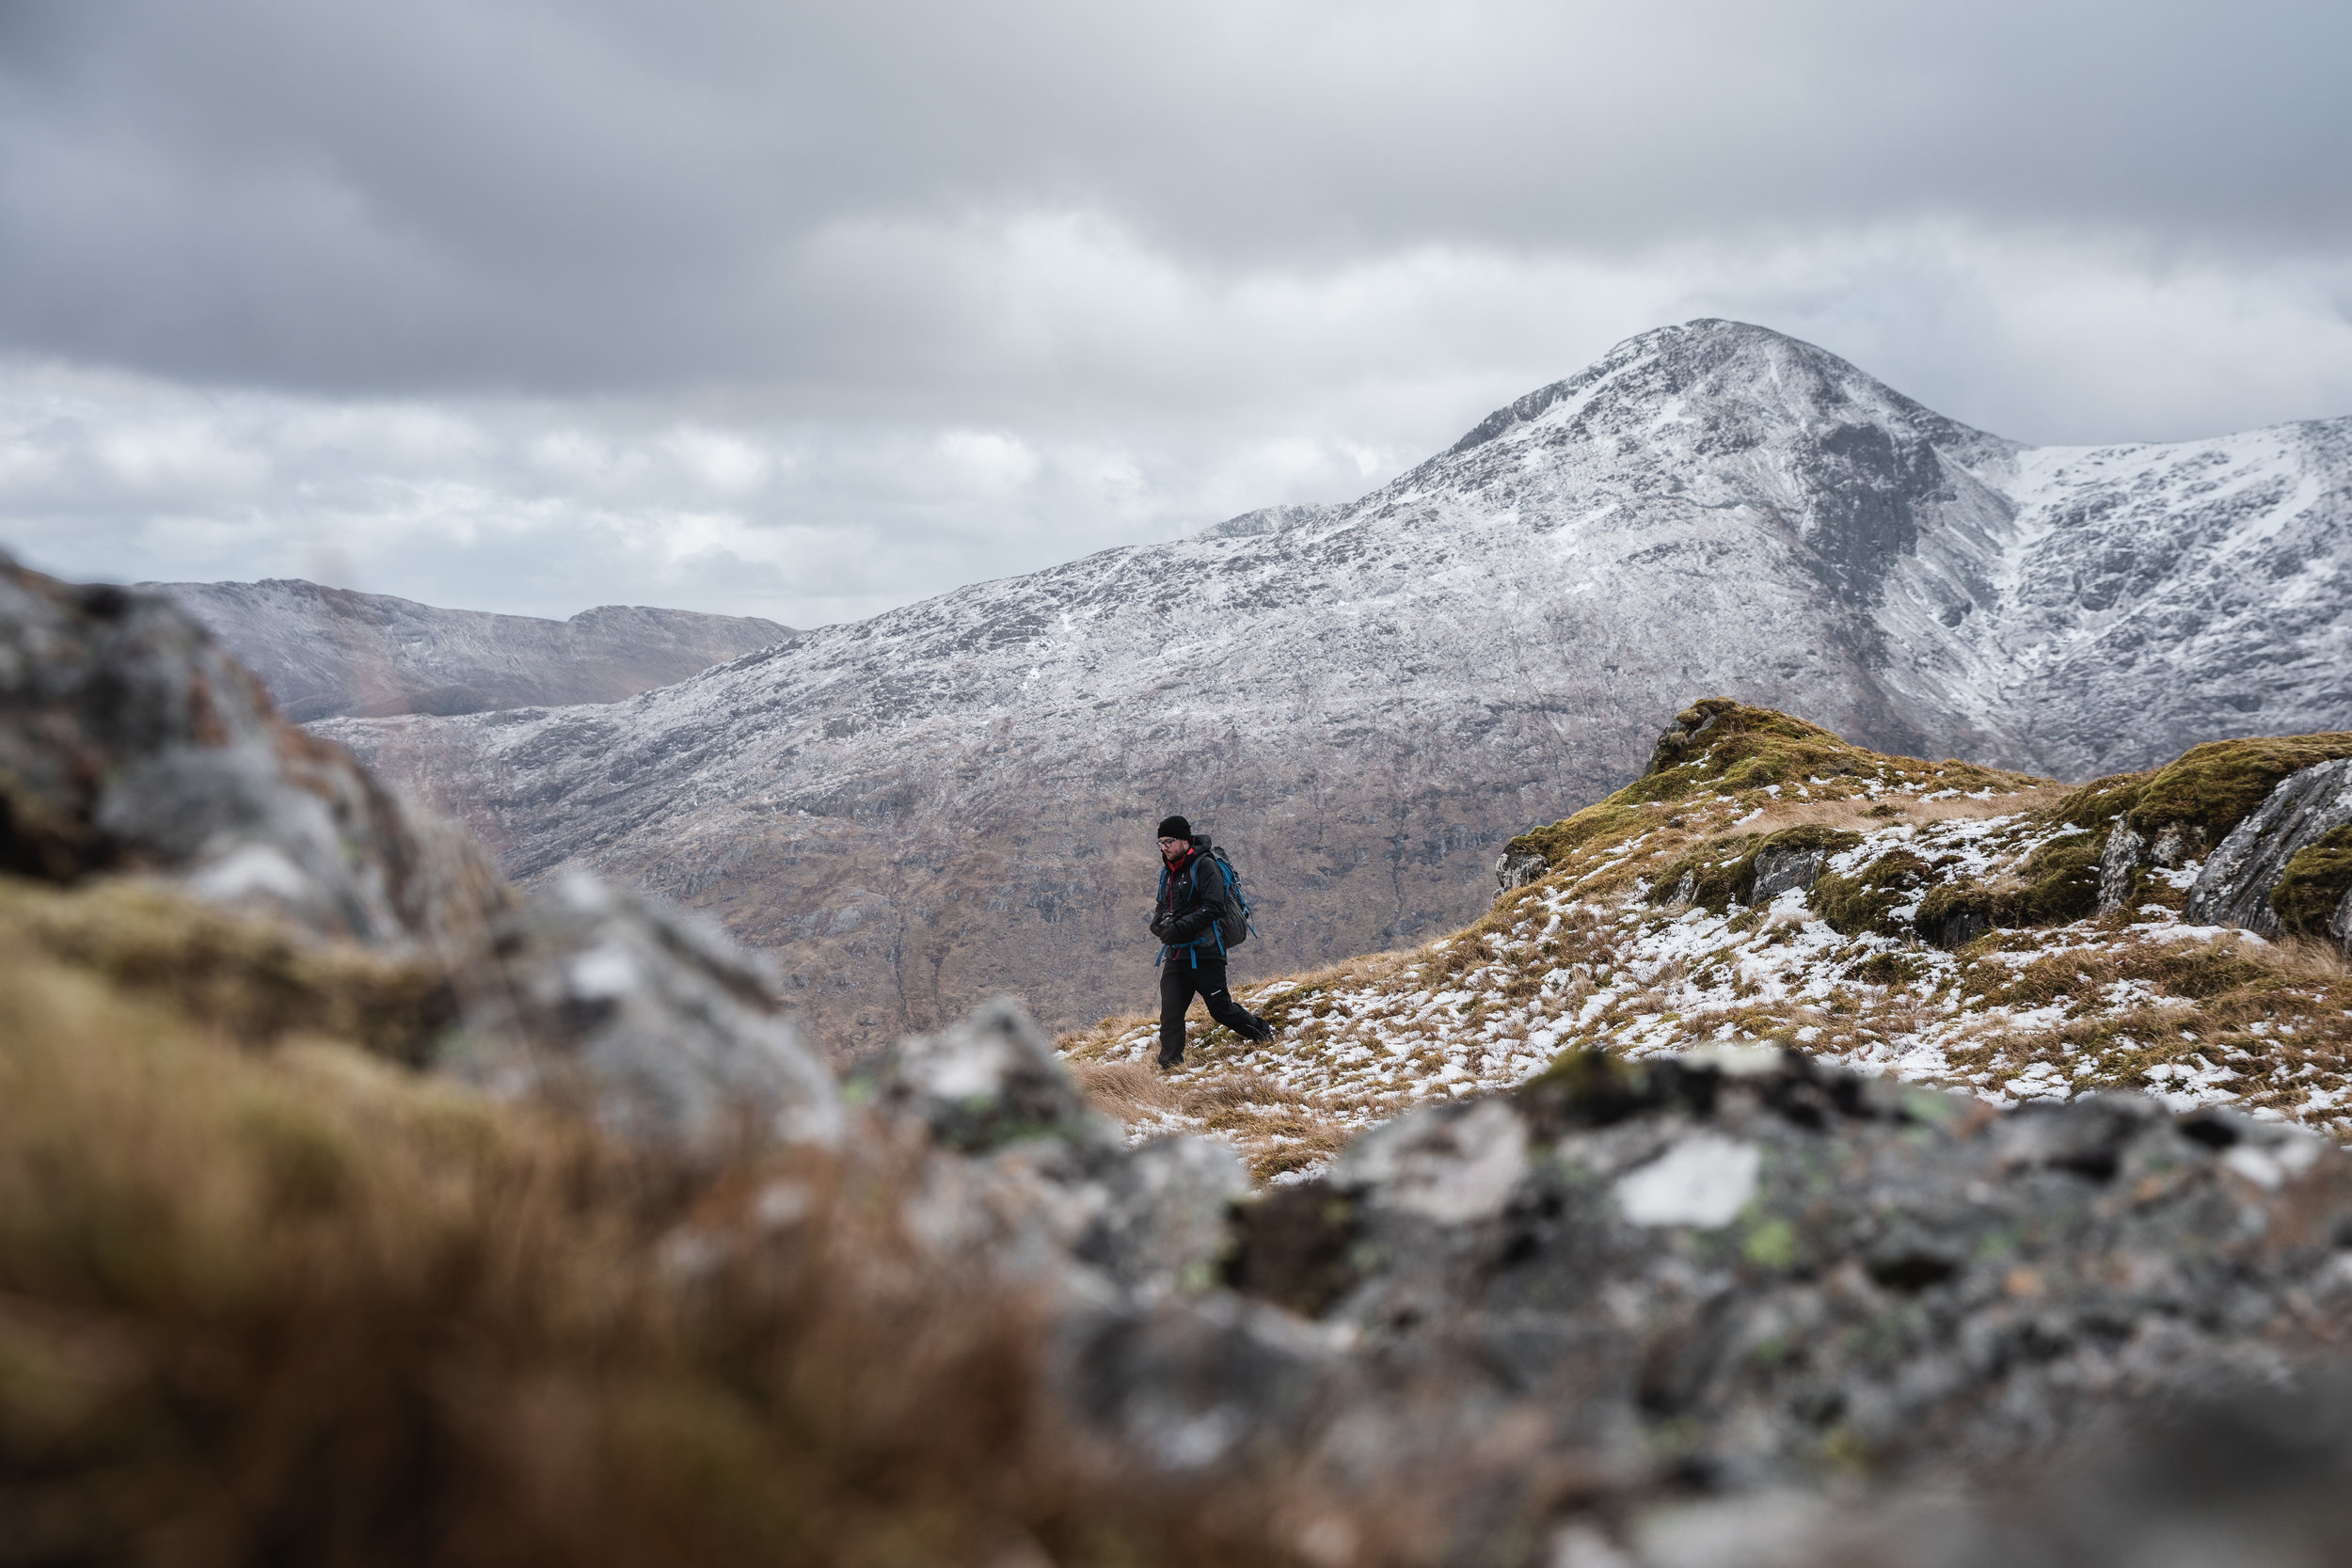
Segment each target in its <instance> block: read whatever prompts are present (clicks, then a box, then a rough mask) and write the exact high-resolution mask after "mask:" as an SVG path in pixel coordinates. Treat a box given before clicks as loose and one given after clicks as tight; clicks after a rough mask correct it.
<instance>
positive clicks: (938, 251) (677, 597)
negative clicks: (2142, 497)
mask: <svg viewBox="0 0 2352 1568" xmlns="http://www.w3.org/2000/svg"><path fill="white" fill-rule="evenodd" d="M824 243H825V244H827V245H835V244H838V243H841V242H840V237H839V236H838V235H835V236H832V237H830V238H828V239H827V240H826V241H825V242H824ZM857 244H858V246H860V247H862V248H860V250H859V254H858V258H857V264H856V265H855V266H854V267H850V268H848V269H847V272H846V273H845V276H849V275H850V274H853V275H854V276H855V277H856V279H857V280H858V286H859V288H860V289H862V290H863V291H864V294H863V295H862V298H863V301H864V303H863V305H861V306H859V308H861V309H867V310H869V311H870V312H871V313H872V318H873V319H872V322H871V323H870V324H869V325H870V326H871V331H870V333H869V334H868V336H867V339H866V341H868V342H869V343H871V344H873V345H874V346H875V353H874V354H873V355H872V356H869V363H868V364H867V366H866V368H865V369H864V370H863V372H861V375H862V377H863V378H862V379H861V380H858V381H855V382H851V383H843V382H839V381H834V382H828V383H827V385H828V386H830V387H832V388H833V395H832V396H831V397H830V398H829V399H828V400H827V401H828V402H829V403H830V404H832V405H833V407H834V412H832V413H831V414H830V415H829V416H828V417H821V418H820V417H815V416H814V415H813V414H812V411H811V404H812V402H814V401H816V400H814V399H813V398H812V397H810V396H808V395H805V394H804V392H803V390H801V389H795V388H782V389H777V388H770V389H769V390H767V391H765V392H760V393H757V394H753V393H747V392H743V391H737V392H733V393H730V394H728V395H726V396H724V397H723V398H721V397H711V398H706V399H700V400H697V399H695V398H691V397H688V396H685V395H682V394H680V395H673V396H670V397H665V398H662V399H616V398H612V397H596V398H588V397H580V398H565V399H548V398H521V397H496V398H494V397H482V396H474V397H465V398H456V397H440V398H402V399H388V398H381V397H376V398H349V399H336V398H327V397H324V396H320V395H304V394H296V393H289V392H264V391H252V390H242V391H240V390H222V389H217V388H193V387H186V386H182V385H179V384H177V383H174V382H171V381H168V380H165V379H160V378H153V377H142V376H136V375H131V374H127V373H123V372H97V371H93V370H89V369H87V368H76V367H73V366H71V365H65V364H60V363H58V362H56V361H54V360H51V361H35V360H18V361H15V362H13V363H10V364H8V365H6V366H4V367H0V541H6V542H7V543H8V544H10V545H12V546H14V547H16V548H17V549H19V550H20V551H22V552H23V553H24V554H25V555H26V556H27V557H28V558H29V559H30V560H31V561H32V562H34V563H36V564H40V565H43V566H44V567H47V568H49V569H54V570H57V571H61V572H65V573H67V574H69V575H73V576H89V577H113V578H124V579H135V578H251V577H260V576H267V575H313V574H316V573H318V572H321V571H333V572H339V573H345V574H347V575H348V579H349V581H350V583H351V585H353V586H358V587H363V588H369V589H374V590H379V591H383V592H389V593H397V594H405V595H408V596H411V597H416V598H422V599H427V600H432V601H436V602H441V603H449V604H455V605H464V606H472V607H480V608H489V609H511V610H529V611H533V612H538V613H550V614H568V613H571V612H573V611H575V610H580V609H582V608H585V607H586V606H587V605H589V604H592V603H601V602H612V601H628V602H639V603H644V602H669V603H675V604H681V605H687V606H691V607H696V608H706V609H711V610H734V611H738V612H742V613H755V614H765V615H771V616H773V617H774V618H776V619H778V620H783V621H787V622H790V623H792V624H796V625H811V624H817V623H819V622H823V621H828V620H837V619H843V618H847V617H852V616H857V615H863V614H866V613H870V612H872V611H873V610H879V609H882V608H884V607H886V606H888V605H892V604H897V603H902V602H905V601H907V600H909V599H912V598H914V597H918V596H921V595H923V594H930V593H935V592H940V591H943V590H945V589H947V588H950V587H954V586H956V585H958V584H961V583H962V582H967V581H971V580H976V579H977V578H986V577H994V576H1001V575H1004V574H1006V573H1009V572H1016V571H1021V570H1026V569H1031V568H1035V567H1039V566H1043V565H1047V564H1051V563H1052V562H1056V561H1059V560H1064V559H1068V558H1070V557H1073V556H1075V555H1078V554H1082V553H1085V552H1086V551H1088V550H1091V549H1096V548H1100V547H1103V546H1107V545H1116V544H1123V543H1134V542H1140V541H1145V540H1150V539H1154V538H1163V537H1168V536H1171V535H1173V534H1176V533H1179V532H1183V531H1189V530H1191V529H1195V528H1199V527H1201V526H1204V525H1206V524H1208V523H1211V522H1214V521H1216V520H1218V519H1219V518H1222V517H1225V516H1230V515H1233V514H1235V513H1238V512H1242V511H1247V510H1249V509H1251V508H1253V507H1258V506H1263V505H1268V504H1273V503H1276V502H1280V501H1291V500H1336V499H1348V498H1350V497H1353V496H1355V495H1357V494H1360V493H1361V492H1362V491H1364V490H1365V489H1368V488H1370V487H1371V486H1372V485H1373V484H1375V483H1378V482H1380V481H1382V480H1385V479H1386V478H1387V477H1389V476H1390V475H1391V474H1393V473H1396V472H1398V471H1400V470H1402V469H1403V468H1404V467H1407V466H1409V465H1410V464H1412V463H1414V462H1417V461H1419V460H1420V459H1421V458H1422V457H1425V456H1427V455H1428V454H1429V453H1431V452H1432V451H1437V450H1438V449H1439V448H1441V447H1442V446H1444V445H1446V444H1447V443H1449V442H1451V441H1452V440H1453V439H1454V437H1455V436H1458V435H1459V434H1460V432H1461V431H1462V430H1464V429H1465V428H1467V427H1468V426H1469V425H1470V424H1471V423H1473V422H1475V420H1478V419H1479V418H1480V417H1482V416H1483V415H1484V414H1485V413H1486V411H1487V410H1489V409H1491V408H1493V407H1495V406H1497V405H1499V404H1502V403H1503V402H1505V401H1507V400H1509V399H1511V398H1513V397H1516V396H1518V394H1519V393H1521V392H1524V391H1527V390H1529V389H1531V388H1534V387H1536V386H1539V385H1541V384H1543V383H1545V382H1548V381H1550V380H1553V379H1556V378H1558V377H1560V376H1563V375H1565V374H1568V373H1571V372H1573V371H1575V370H1576V369H1577V368H1579V367H1580V366H1581V365H1582V364H1584V363H1586V362H1588V361H1589V360H1590V359H1591V358H1593V357H1594V356H1597V355H1598V354H1599V353H1600V352H1601V351H1603V350H1604V349H1605V348H1607V347H1608V345H1609V344H1610V343H1611V342H1613V341H1616V340H1617V339H1618V338H1620V337H1622V336H1625V335H1627V334H1629V333H1630V332H1633V331H1638V330H1641V329H1644V328H1646V327H1648V326H1652V325H1660V324H1661V323H1664V322H1668V321H1675V320H1681V319H1686V318H1689V317H1691V316H1695V315H1702V314H1707V315H1726V316H1732V317H1737V318H1740V319H1745V320H1752V321H1759V322H1762V323H1764V324H1765V325H1772V326H1775V327H1778V328H1780V329H1782V330H1786V331H1790V332H1794V333H1796V334H1797V335H1799V336H1802V337H1806V338H1809V339H1811V340H1812V341H1817V342H1820V343H1821V344H1823V345H1824V346H1826V347H1828V348H1830V349H1832V350H1834V351H1836V352H1839V353H1842V354H1844V355H1846V356H1848V357H1850V358H1852V359H1854V360H1855V361H1856V362H1857V363H1859V364H1860V365H1862V366H1863V368H1865V369H1866V370H1868V371H1871V372H1874V373H1876V374H1878V375H1880V376H1881V377H1882V378H1883V379H1885V380H1887V381H1888V382H1890V383H1891V384H1893V385H1894V386H1895V387H1896V388H1899V390H1902V391H1905V392H1908V393H1910V394H1912V395H1913V396H1915V397H1917V398H1919V399H1920V400H1921V401H1923V402H1925V403H1927V404H1930V405H1931V406H1933V407H1936V408H1938V409H1940V410H1942V411H1943V412H1946V413H1948V414H1950V415H1952V416H1953V417H1955V418H1958V419H1962V420H1967V421H1969V422H1972V423H1976V424H1979V425H1981V426H1983V427H1985V428H1988V429H1992V430H1994V431H1997V432H1999V433H2000V434H2003V435H2007V436H2015V437H2018V438H2021V439H2026V440H2034V441H2070V442H2071V441H2086V442H2087V441H2107V440H2123V439H2138V438H2178V437H2186V436H2197V435H2201V434H2218V433H2220V432H2222V431H2225V430H2230V429H2237V428H2245V427H2248V426H2251V425H2256V424H2263V423H2270V422H2277V421H2281V420H2291V419H2297V418H2308V417H2317V416H2328V415H2335V414H2341V413H2345V412H2352V324H2348V323H2347V321H2346V319H2345V316H2344V311H2343V310H2342V309H2341V308H2340V307H2339V306H2338V304H2337V303H2336V302H2337V301H2338V300H2341V299H2344V298H2346V297H2352V265H2347V264H2345V263H2344V262H2342V261H2326V260H2322V259H2312V258H2288V259H2280V260H2268V261H2265V260H2259V259H2248V258H2243V257H2233V256H2229V255H2222V254H2218V253H2194V252H2185V251H2182V250H2180V249H2178V248H2175V249H2173V250H2171V251H2169V252H2168V251H2163V250H2159V249H2156V248H2153V247H2151V246H2148V245H2144V244H2136V243H2133V242H2131V241H2129V240H2127V239H2122V238H2118V237H2116V236H2112V235H2104V234H2086V233H2081V232H2069V231H2061V230H2032V231H2021V230H1996V229H1989V228H1987V227H1985V226H1983V225H1981V224H1975V223H1969V222H1963V221H1962V220H1959V219H1953V218H1943V219H1934V220H1917V221H1913V222H1908V223H1901V224H1896V223H1886V224H1877V225H1870V226H1866V227H1859V228H1855V229H1851V230H1838V231H1833V232H1812V233H1804V234H1793V233H1768V234H1761V235H1755V236H1750V237H1747V238H1745V239H1742V240H1740V241H1739V242H1738V243H1733V242H1730V241H1722V242H1712V243H1707V244H1699V243H1683V244H1677V245H1670V246H1661V247H1659V248H1657V249H1655V250H1652V251H1649V252H1645V253H1643V254H1641V255H1636V256H1605V255H1599V254H1595V253H1585V252H1552V251H1547V252H1531V253H1519V252H1511V251H1502V250H1494V249H1488V250H1473V249H1468V248H1464V247H1459V246H1444V247H1419V248H1413V249H1408V250H1404V251H1399V252H1395V253H1391V254H1384V255H1377V256H1368V257H1355V258H1342V259H1339V260H1337V261H1332V262H1330V263H1328V264H1327V265H1323V266H1319V267H1307V266H1294V267H1281V268H1271V267H1269V268H1258V269H1252V270H1244V271H1232V270H1230V269H1225V270H1220V269H1219V268H1217V267H1216V266H1214V265H1211V264H1208V263H1206V262H1204V261H1200V259H1198V258H1187V257H1185V256H1183V255H1180V254H1177V253H1173V252H1169V251H1167V250H1164V249H1158V248H1154V247H1153V246H1152V245H1148V244H1146V243H1145V242H1144V240H1143V239H1142V238H1140V237H1139V236H1138V235H1136V233H1134V232H1132V231H1130V230H1125V229H1123V228H1121V227H1120V226H1119V225H1117V224H1115V223H1113V222H1111V221H1109V220H1108V219H1106V218H1104V217H1103V216H1101V215H1100V214H1093V215H1086V216H1069V217H1063V218H1058V219H1056V218H1047V217H1040V216H1038V215H1036V214H1016V215H1014V216H1012V217H1009V218H1006V219H1004V220H1002V221H1001V222H998V223H996V224H993V225H991V224H988V223H984V222H982V221H980V220H978V219H977V218H973V217H970V216H966V217H962V218H959V219H957V220H956V221H955V222H953V223H948V224H941V225H933V226H925V225H920V224H914V223H910V222H907V221H903V220H901V221H898V222H894V223H891V224H888V225H870V226H867V227H866V228H865V229H864V230H861V231H860V233H859V235H858V239H857ZM845 287H846V285H845ZM942 299H948V300H955V299H985V300H986V301H987V302H988V303H989V309H987V310H984V311H964V310H961V309H956V310H949V311H946V313H945V314H943V315H939V316H936V317H934V318H932V319H930V320H929V321H927V322H926V323H925V324H924V329H923V330H922V331H920V332H914V331H900V332H898V333H896V334H895V335H894V334H893V333H892V332H891V331H890V330H889V324H891V323H903V322H905V321H906V320H908V319H910V318H914V317H918V316H920V314H921V307H922V302H923V301H925V300H930V301H933V302H937V301H939V300H942ZM836 303H838V304H840V305H841V306H842V308H843V309H849V308H850V307H851V306H853V305H858V300H857V299H855V298H852V297H850V295H849V294H847V293H845V294H844V295H843V296H842V297H841V299H840V300H838V301H837V302H836ZM845 388H846V390H845Z"/></svg>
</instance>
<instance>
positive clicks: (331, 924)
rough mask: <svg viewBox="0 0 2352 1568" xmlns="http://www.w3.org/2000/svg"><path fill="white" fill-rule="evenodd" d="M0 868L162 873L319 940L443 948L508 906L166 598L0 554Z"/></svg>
mask: <svg viewBox="0 0 2352 1568" xmlns="http://www.w3.org/2000/svg"><path fill="white" fill-rule="evenodd" d="M0 870H6V871H10V872H14V873H16V874H18V875H20V876H29V877H35V878H40V879H44V880H49V881H55V882H72V881H76V880H78V879H82V878H84V877H87V876H89V875H91V874H93V873H99V872H146V873H151V874H156V875H160V876H163V877H166V878H167V879H170V880H171V881H173V882H174V883H176V884H177V885H178V886H180V887H181V888H183V889H184V890H186V891H187V892H189V893H192V894H194V895H197V896H198V897H199V898H202V899H204V900H206V901H207V902H210V903H215V904H219V905H224V906H228V907H231V908H237V909H243V910H247V911H259V912H265V913H269V914H274V915H278V916H282V917H283V918H285V919H287V920H289V921H290V922H292V923H293V924H294V925H295V926H297V927H302V928H303V929H305V930H308V931H310V932H311V933H313V934H315V935H318V936H321V937H327V938H337V939H344V940H349V941H355V942H363V943H366V944H368V945H370V946H373V947H376V948H379V949H390V950H404V949H405V950H413V951H432V952H436V953H439V954H444V955H446V954H448V953H452V952H454V951H457V950H459V949H463V948H467V947H469V946H473V945H477V944H478V943H479V942H481V941H482V939H483V937H484V934H485V930H486V925H487V922H488V920H489V919H490V918H491V917H492V916H493V915H494V914H495V913H496V912H497V911H499V910H501V908H503V907H504V906H505V905H506V903H507V901H508V895H507V894H506V891H505V889H504V886H503V884H502V883H501V881H500V880H499V879H498V877H497V875H496V874H495V873H494V872H493V871H492V869H491V868H490V866H489V863H488V862H487V861H486V860H485V858H484V857H483V856H482V855H481V854H480V853H479V852H478V851H476V850H475V849H474V848H473V847H472V846H471V845H470V844H469V842H468V841H466V840H465V839H464V838H463V837H462V836H461V835H459V834H458V833H456V832H454V831H453V830H452V829H449V828H447V827H445V826H443V825H441V824H439V823H437V822H435V821H433V820H432V819H431V818H429V817H427V816H423V815H422V814H421V813H418V812H416V811H415V810H414V809H413V808H411V807H410V806H408V805H407V804H406V802H405V801H404V800H402V799H401V798H400V797H399V796H398V795H396V794H394V793H393V792H392V791H391V790H389V789H387V788H385V787H384V786H383V785H382V784H378V783H377V782H376V781H375V780H374V779H373V777H372V776H371V775H370V774H369V773H368V772H367V771H366V769H364V768H361V767H360V766H359V765H358V763H356V762H354V761H353V760H352V759H351V757H350V756H349V755H347V754H346V753H345V752H342V750H341V749H340V748H338V747H335V746H331V745H329V744H327V743H326V742H325V741H323V740H319V739H317V738H315V737H314V736H310V735H309V734H306V733H305V732H304V731H302V730H299V729H296V728H294V726H293V725H290V724H288V723H286V722H285V721H282V720H281V719H279V718H278V715H277V714H276V713H275V712H274V711H273V710H272V709H271V707H270V705H269V701H268V698H267V697H266V696H265V695H264V694H263V693H262V689H261V687H260V686H259V684H258V683H256V682H255V681H254V679H253V678H252V676H250V675H249V674H247V673H246V672H245V671H244V670H243V669H242V668H240V667H239V666H238V664H237V663H236V661H235V660H234V659H232V658H230V657H229V655H228V654H227V653H226V652H224V651H223V650H222V649H221V648H220V646H219V645H218V644H217V643H216V642H215V641H214V640H213V639H212V637H211V636H210V635H209V634H208V633H207V632H205V631H204V630H203V628H202V627H200V626H198V625H197V623H196V622H195V621H193V620H192V619H190V618H189V616H188V615H187V614H186V613H185V612H184V611H183V610H180V609H179V608H178V607H177V606H175V605H174V604H172V603H171V602H170V601H169V600H167V599H165V598H163V597H161V596H159V595H155V594H140V593H133V592H129V591H126V590H124V589H120V588H115V587H111V586H108V585H104V584H99V585H92V586H84V587H75V586H72V585H69V584H66V583H62V582H58V581H56V579H54V578H46V577H43V576H41V575H40V574H39V573H37V572H30V571H26V570H25V569H24V568H23V567H20V566H18V565H17V564H15V562H11V561H9V560H8V559H7V558H6V557H5V556H0Z"/></svg>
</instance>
